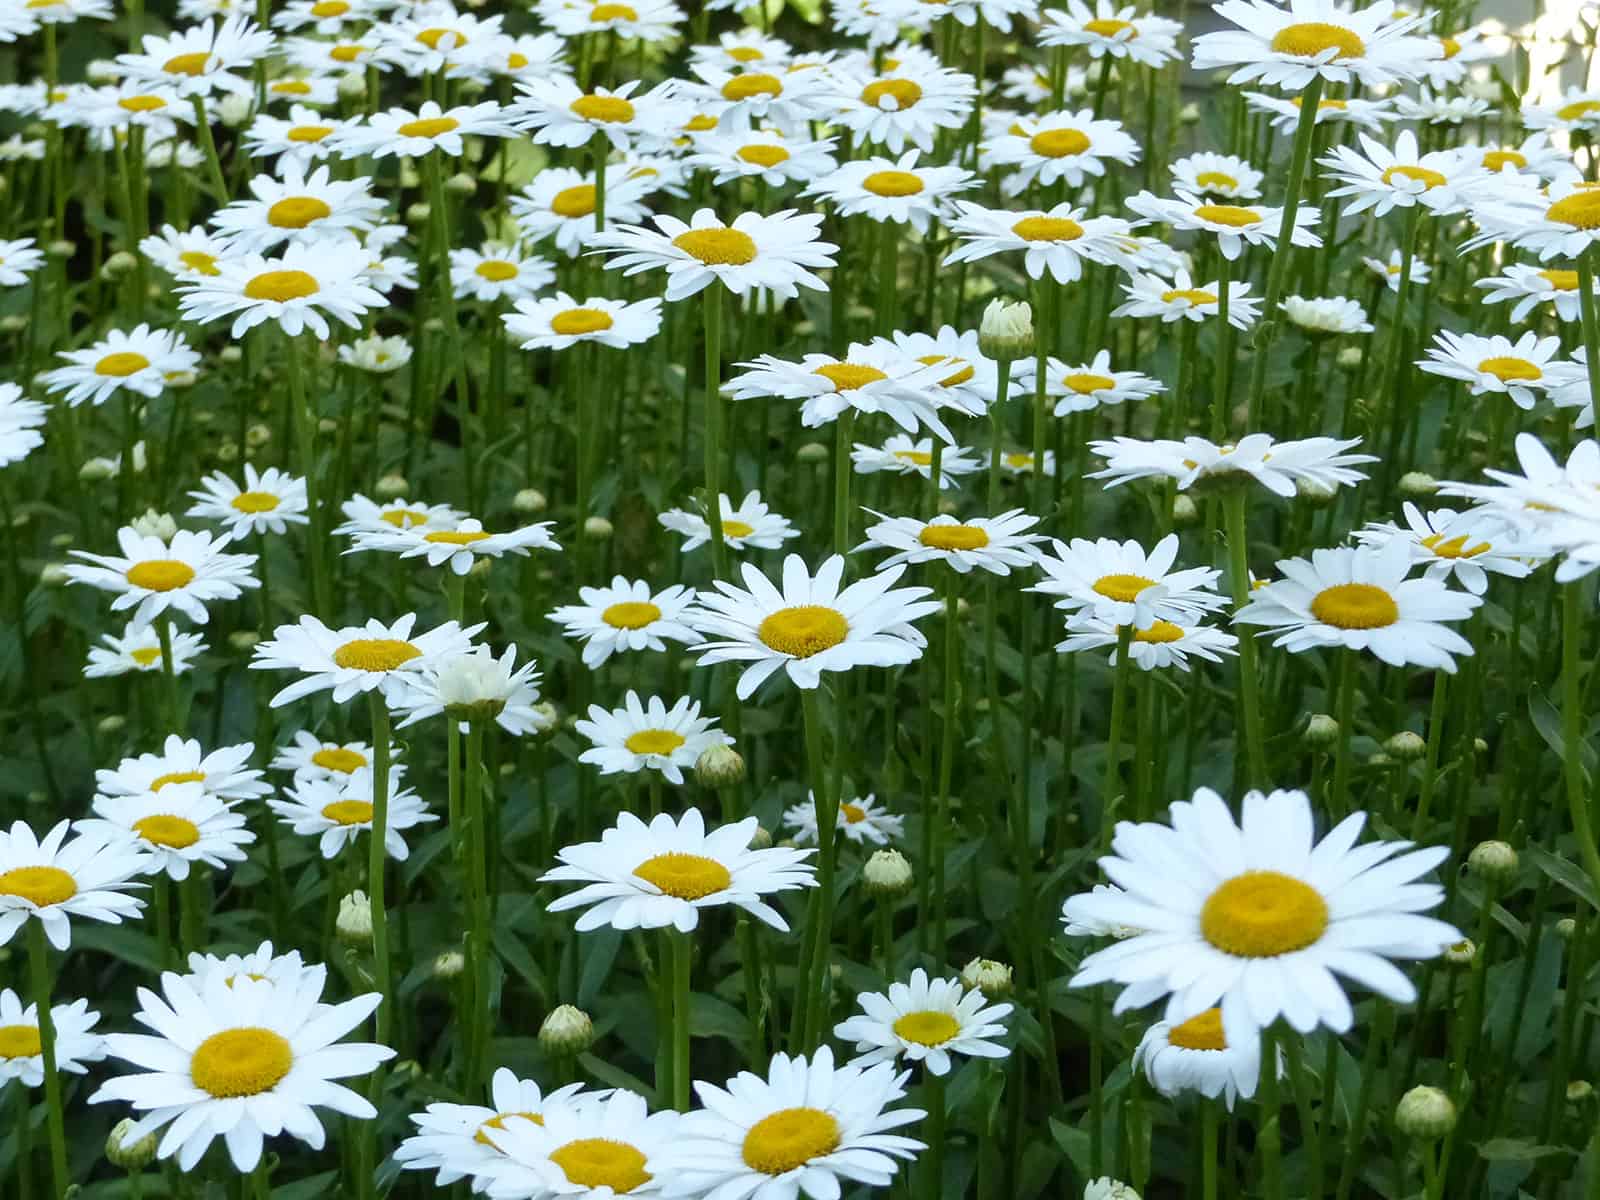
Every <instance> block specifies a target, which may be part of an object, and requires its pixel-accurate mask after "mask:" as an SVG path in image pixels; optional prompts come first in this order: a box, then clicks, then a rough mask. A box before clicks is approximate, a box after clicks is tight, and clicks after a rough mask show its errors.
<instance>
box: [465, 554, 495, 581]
mask: <svg viewBox="0 0 1600 1200" xmlns="http://www.w3.org/2000/svg"><path fill="white" fill-rule="evenodd" d="M493 570H494V559H492V558H489V557H487V556H483V555H480V556H479V557H477V558H475V559H473V560H472V566H471V568H470V569H468V571H467V578H468V579H477V580H480V581H481V580H484V579H487V578H489V572H491V571H493Z"/></svg>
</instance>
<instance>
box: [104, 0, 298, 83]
mask: <svg viewBox="0 0 1600 1200" xmlns="http://www.w3.org/2000/svg"><path fill="white" fill-rule="evenodd" d="M275 40H276V39H274V38H273V36H272V34H271V33H269V32H267V31H266V30H264V29H262V28H260V27H259V26H257V25H256V24H255V23H254V22H252V21H251V20H250V19H249V18H248V17H246V16H244V15H243V14H236V15H234V16H230V17H228V18H227V19H226V20H224V21H221V22H220V23H219V22H217V21H207V22H206V23H205V24H204V25H191V26H189V27H188V28H187V29H180V30H178V31H177V32H176V33H173V34H170V35H168V36H166V37H161V36H158V35H156V34H148V33H147V34H145V35H144V37H143V38H141V39H140V49H139V51H138V52H137V53H133V54H119V55H117V65H118V66H120V67H121V68H122V76H123V79H124V80H126V81H127V82H129V83H133V84H137V85H138V86H140V87H145V88H158V87H168V88H171V89H173V90H174V91H176V92H177V93H178V94H179V95H180V96H184V97H189V96H199V97H205V96H209V95H210V94H211V93H212V92H235V93H236V92H246V91H248V90H249V89H250V88H251V86H252V84H251V81H250V79H249V78H248V77H247V75H246V74H245V73H244V72H245V71H246V69H247V68H249V67H251V66H253V65H254V64H255V63H256V62H258V61H259V60H261V59H263V58H265V57H266V56H267V55H268V54H270V53H271V52H272V48H273V44H274V42H275ZM234 72H240V73H239V74H235V73H234Z"/></svg>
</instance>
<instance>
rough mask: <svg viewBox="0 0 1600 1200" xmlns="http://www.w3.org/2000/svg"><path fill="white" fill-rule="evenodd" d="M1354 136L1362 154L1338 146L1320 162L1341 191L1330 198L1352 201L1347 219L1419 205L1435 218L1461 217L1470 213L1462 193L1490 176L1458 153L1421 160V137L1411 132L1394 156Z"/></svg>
mask: <svg viewBox="0 0 1600 1200" xmlns="http://www.w3.org/2000/svg"><path fill="white" fill-rule="evenodd" d="M1356 136H1357V138H1358V139H1359V140H1360V142H1361V150H1360V151H1357V150H1355V149H1354V148H1353V147H1350V146H1335V147H1334V148H1333V152H1332V153H1331V154H1328V155H1325V156H1324V157H1322V158H1321V159H1319V160H1318V162H1319V163H1320V165H1321V166H1323V167H1325V168H1326V169H1327V176H1328V178H1329V179H1330V180H1332V181H1334V182H1336V183H1338V184H1339V185H1340V186H1339V187H1336V188H1333V189H1331V190H1329V192H1328V195H1329V196H1351V197H1354V199H1352V200H1351V201H1350V203H1349V204H1348V205H1346V206H1345V210H1344V215H1345V216H1347V217H1350V216H1355V215H1356V214H1357V213H1362V212H1366V211H1367V210H1368V209H1371V210H1372V212H1373V214H1374V215H1375V216H1379V217H1382V216H1385V215H1387V214H1388V213H1389V212H1391V211H1392V210H1393V209H1395V208H1410V207H1412V206H1413V205H1416V204H1421V205H1422V206H1423V207H1425V208H1427V209H1428V210H1429V211H1430V212H1434V213H1439V214H1452V213H1459V212H1462V211H1464V210H1465V208H1466V199H1465V198H1464V192H1467V191H1470V189H1471V188H1472V187H1473V186H1474V184H1477V183H1481V182H1482V181H1483V180H1484V179H1485V178H1486V177H1487V172H1485V171H1484V169H1483V168H1482V167H1481V166H1479V165H1478V163H1476V162H1475V161H1473V160H1472V159H1470V158H1469V157H1467V156H1466V155H1465V154H1463V153H1462V152H1461V151H1460V150H1455V149H1451V150H1435V151H1432V152H1431V153H1428V154H1423V153H1422V152H1421V151H1420V150H1419V149H1418V148H1417V135H1416V134H1414V133H1412V132H1411V130H1409V129H1406V130H1402V131H1401V133H1400V134H1399V136H1398V137H1396V138H1395V143H1394V149H1392V150H1391V149H1390V148H1389V147H1387V146H1385V145H1384V144H1383V143H1382V142H1379V141H1377V140H1376V139H1374V138H1370V137H1368V136H1367V135H1366V134H1364V133H1361V134H1357V135H1356Z"/></svg>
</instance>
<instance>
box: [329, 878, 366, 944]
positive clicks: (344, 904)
mask: <svg viewBox="0 0 1600 1200" xmlns="http://www.w3.org/2000/svg"><path fill="white" fill-rule="evenodd" d="M333 927H334V930H335V931H336V932H337V933H338V935H339V936H340V937H341V938H343V939H344V940H345V941H347V942H349V943H351V944H352V945H357V946H364V945H367V944H368V943H370V942H371V941H372V901H370V900H368V899H367V894H366V893H365V892H360V891H356V892H351V893H350V894H349V895H348V896H346V897H345V898H344V899H343V900H341V901H339V915H338V917H337V918H335V920H334V923H333Z"/></svg>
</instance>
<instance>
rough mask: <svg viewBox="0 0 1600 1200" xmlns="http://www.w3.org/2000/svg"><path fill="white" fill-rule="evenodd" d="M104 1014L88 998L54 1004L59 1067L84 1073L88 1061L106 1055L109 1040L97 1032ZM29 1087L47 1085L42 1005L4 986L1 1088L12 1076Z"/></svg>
mask: <svg viewBox="0 0 1600 1200" xmlns="http://www.w3.org/2000/svg"><path fill="white" fill-rule="evenodd" d="M99 1020H100V1014H99V1013H97V1012H93V1011H91V1010H90V1008H89V1002H88V1001H87V1000H74V1001H73V1002H72V1003H71V1004H52V1005H51V1006H50V1026H51V1029H52V1031H53V1032H54V1035H55V1036H54V1040H53V1045H54V1047H55V1060H56V1070H57V1071H69V1072H71V1073H72V1074H74V1075H83V1074H86V1073H87V1071H88V1065H87V1064H89V1063H92V1062H99V1061H100V1060H101V1059H103V1058H104V1057H105V1056H106V1050H105V1043H104V1042H103V1041H102V1040H101V1038H100V1035H98V1034H97V1033H95V1032H94V1027H95V1025H96V1024H97V1023H98V1022H99ZM13 1079H15V1080H17V1081H18V1082H20V1083H21V1084H22V1086H23V1087H26V1088H36V1087H43V1086H44V1043H43V1041H42V1040H41V1038H40V1035H39V1006H38V1005H37V1004H29V1005H27V1006H26V1007H24V1006H23V1003H22V998H21V997H20V996H18V995H17V994H16V993H15V992H13V991H12V990H11V989H10V988H0V1091H3V1090H4V1089H5V1085H6V1084H7V1083H9V1082H11V1080H13Z"/></svg>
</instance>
